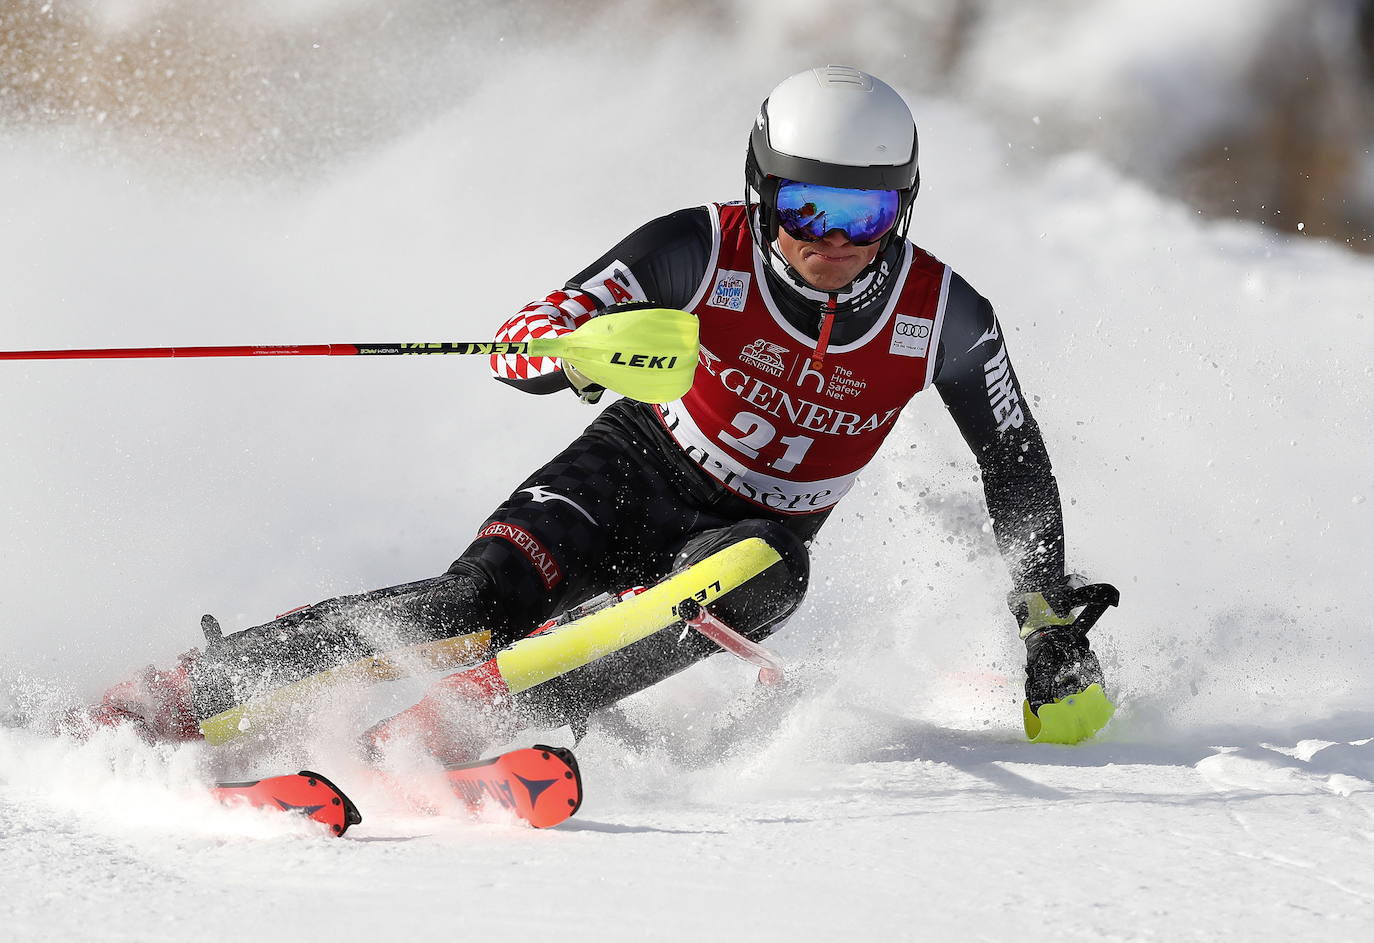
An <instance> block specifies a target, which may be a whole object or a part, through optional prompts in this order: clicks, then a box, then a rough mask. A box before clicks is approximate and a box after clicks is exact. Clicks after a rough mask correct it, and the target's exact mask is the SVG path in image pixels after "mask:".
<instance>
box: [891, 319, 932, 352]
mask: <svg viewBox="0 0 1374 943" xmlns="http://www.w3.org/2000/svg"><path fill="white" fill-rule="evenodd" d="M934 332H935V322H934V321H933V320H931V319H930V318H915V317H912V316H911V315H909V314H899V315H897V317H896V319H895V320H894V322H893V325H892V343H891V344H889V345H888V348H887V350H888V353H891V354H897V355H898V356H899V357H924V356H926V355H927V354H928V353H929V352H930V336H931V335H932V334H933V333H934Z"/></svg>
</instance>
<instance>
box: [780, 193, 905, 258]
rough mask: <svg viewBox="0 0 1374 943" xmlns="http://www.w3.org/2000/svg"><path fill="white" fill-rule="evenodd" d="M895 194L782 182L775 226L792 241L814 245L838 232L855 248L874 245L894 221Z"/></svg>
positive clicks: (898, 200) (898, 204) (898, 196)
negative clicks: (829, 233)
mask: <svg viewBox="0 0 1374 943" xmlns="http://www.w3.org/2000/svg"><path fill="white" fill-rule="evenodd" d="M901 203H902V198H901V194H900V193H899V192H898V191H897V190H849V189H844V188H841V187H823V186H820V185H819V184H815V183H800V182H798V181H796V180H784V181H782V182H781V183H780V184H779V185H778V200H777V206H778V225H779V226H781V227H782V229H783V231H785V232H786V233H787V234H788V235H789V236H791V237H792V238H793V239H800V240H801V241H802V242H815V241H817V240H818V239H823V238H825V234H826V233H828V232H832V231H833V230H836V229H838V230H839V231H840V232H842V233H844V234H845V236H847V237H848V238H849V241H850V242H852V243H854V244H855V245H858V246H869V245H872V244H873V243H875V242H877V241H878V240H879V239H881V238H882V237H883V235H884V234H885V233H886V232H887V231H888V230H889V229H891V228H892V224H893V223H895V222H896V221H897V212H898V210H899V209H900V208H901Z"/></svg>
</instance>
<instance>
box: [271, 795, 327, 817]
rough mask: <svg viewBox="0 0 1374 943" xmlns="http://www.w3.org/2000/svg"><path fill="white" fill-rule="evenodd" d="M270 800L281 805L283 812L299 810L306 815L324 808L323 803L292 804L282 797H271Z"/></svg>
mask: <svg viewBox="0 0 1374 943" xmlns="http://www.w3.org/2000/svg"><path fill="white" fill-rule="evenodd" d="M272 801H273V802H275V803H276V804H277V805H279V806H281V809H282V811H283V812H301V813H304V814H305V815H308V816H309V815H314V814H315V813H316V812H318V811H320V810H321V809H323V808H324V803H320V804H319V805H292V804H291V803H289V802H286V801H285V800H283V799H277V798H276V797H273V799H272Z"/></svg>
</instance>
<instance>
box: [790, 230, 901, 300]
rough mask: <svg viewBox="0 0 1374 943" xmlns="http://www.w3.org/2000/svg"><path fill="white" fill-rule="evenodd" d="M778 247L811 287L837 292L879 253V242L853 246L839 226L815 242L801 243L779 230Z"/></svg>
mask: <svg viewBox="0 0 1374 943" xmlns="http://www.w3.org/2000/svg"><path fill="white" fill-rule="evenodd" d="M778 250H779V251H780V252H782V257H783V258H784V259H786V260H787V264H788V265H791V266H792V268H794V269H796V271H797V274H799V275H800V276H801V277H802V278H804V279H806V283H807V284H808V285H810V286H811V287H812V288H815V289H816V290H817V291H838V290H839V289H841V288H843V287H844V286H845V285H848V284H849V283H850V282H852V281H853V280H854V279H855V277H857V276H858V274H859V273H860V272H862V271H863V270H864V268H865V267H866V266H867V265H868V264H869V263H870V262H872V261H873V257H874V256H876V255H877V254H878V244H877V243H876V242H875V243H874V244H873V245H871V246H856V245H854V243H852V242H850V241H849V237H848V236H846V235H845V234H844V233H843V232H841V231H840V230H838V229H832V230H831V231H830V232H829V233H827V234H826V235H825V237H824V238H822V239H818V240H816V241H815V242H802V241H801V240H800V239H793V238H792V237H791V236H789V235H788V234H787V233H786V231H784V230H781V229H779V230H778Z"/></svg>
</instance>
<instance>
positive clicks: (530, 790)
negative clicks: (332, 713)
mask: <svg viewBox="0 0 1374 943" xmlns="http://www.w3.org/2000/svg"><path fill="white" fill-rule="evenodd" d="M374 775H375V776H378V777H379V778H380V779H381V780H382V782H384V783H385V784H386V785H387V786H388V787H389V788H390V789H392V790H393V791H395V792H397V793H399V794H401V795H403V796H407V798H408V801H411V802H415V803H416V804H417V805H420V806H422V807H425V806H426V804H425V803H424V802H423V800H420V799H417V798H416V797H414V796H408V795H407V794H408V793H409V792H410V790H409V789H407V788H404V786H405V784H404V783H403V782H402V780H400V779H399V778H397V777H394V776H390V775H386V774H381V773H375V774H374ZM442 775H443V777H444V783H445V785H446V786H447V787H448V788H449V790H450V791H452V793H453V794H454V795H455V796H457V797H458V798H459V799H461V800H463V802H464V803H465V804H466V805H467V807H468V809H469V810H470V811H472V812H473V813H477V812H480V811H482V810H483V809H493V808H495V809H504V810H506V811H507V812H510V813H512V814H514V815H515V816H516V817H517V818H520V819H523V820H524V821H526V822H528V823H529V824H530V825H533V826H534V827H535V828H551V827H552V826H554V825H558V824H559V823H560V822H566V821H567V820H568V819H569V818H570V817H571V816H572V815H573V814H574V813H575V812H576V811H577V810H578V808H579V807H580V806H581V805H582V774H581V772H580V771H579V770H578V768H577V759H576V757H574V756H573V754H572V751H571V750H568V749H565V748H563V747H546V746H533V747H525V748H523V749H519V750H511V751H510V752H509V753H502V754H501V755H500V756H494V757H492V758H491V759H488V760H477V761H476V762H473V763H458V764H455V765H453V766H447V767H445V768H444V771H443V773H442ZM210 792H211V795H213V796H214V797H215V798H217V799H219V800H220V801H221V802H223V803H225V804H226V805H235V804H242V805H248V806H252V807H254V808H259V809H277V810H279V811H282V812H291V813H294V814H297V815H304V816H305V817H306V818H309V819H313V820H314V821H316V822H322V823H323V824H324V825H326V826H328V828H329V831H330V832H331V833H332V834H334V835H342V834H344V832H346V831H348V827H349V826H350V825H357V824H358V823H359V822H361V821H362V820H363V817H362V813H360V812H359V811H358V807H357V806H355V805H354V804H353V802H352V800H350V799H349V798H348V796H346V795H344V793H343V790H342V789H340V788H339V787H338V786H335V785H334V784H333V783H332V782H330V781H329V780H328V779H326V778H325V777H324V776H321V775H320V774H319V773H314V772H311V771H310V770H301V771H300V772H299V773H293V774H291V775H289V776H272V777H269V778H267V779H255V780H252V781H251V782H242V783H216V784H215V786H214V787H213V788H212V789H211V790H210ZM427 810H428V811H435V810H433V809H432V808H429V809H427Z"/></svg>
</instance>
